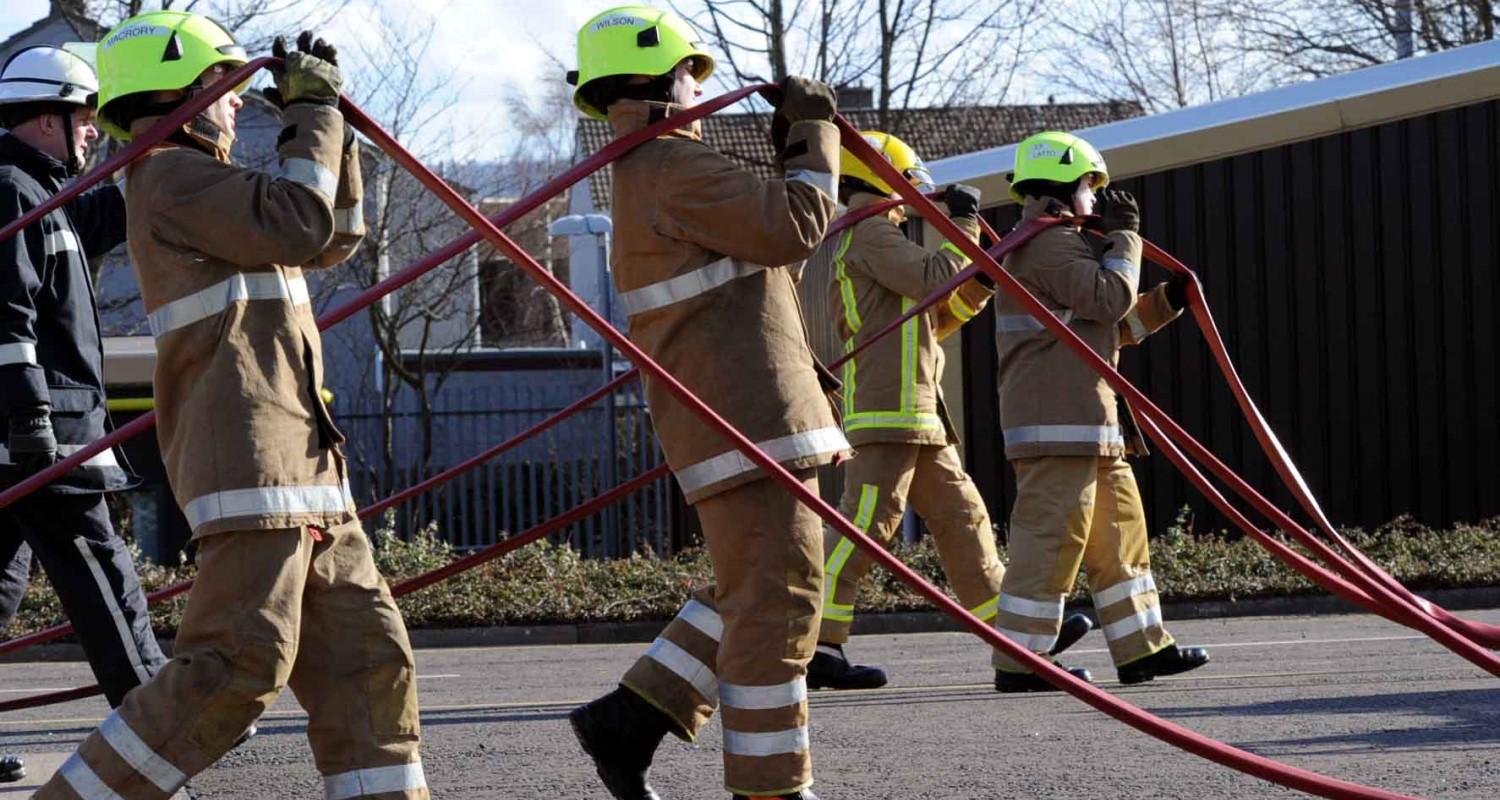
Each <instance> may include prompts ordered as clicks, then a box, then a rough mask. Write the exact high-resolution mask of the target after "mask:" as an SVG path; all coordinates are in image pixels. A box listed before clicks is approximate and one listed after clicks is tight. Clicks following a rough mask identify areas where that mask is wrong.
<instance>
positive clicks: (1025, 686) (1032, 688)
mask: <svg viewBox="0 0 1500 800" xmlns="http://www.w3.org/2000/svg"><path fill="white" fill-rule="evenodd" d="M1067 669H1068V674H1070V675H1072V676H1073V677H1075V678H1077V679H1078V680H1081V681H1083V682H1085V683H1093V682H1094V676H1093V675H1092V674H1090V673H1089V671H1088V670H1086V669H1084V668H1083V667H1071V668H1067ZM995 691H997V692H999V693H1001V694H1021V693H1023V692H1059V691H1062V690H1061V689H1058V688H1057V687H1056V686H1053V685H1052V684H1050V683H1048V682H1046V681H1045V680H1043V679H1042V677H1041V676H1040V675H1037V674H1036V673H1035V672H1006V671H1005V670H1003V669H997V670H995Z"/></svg>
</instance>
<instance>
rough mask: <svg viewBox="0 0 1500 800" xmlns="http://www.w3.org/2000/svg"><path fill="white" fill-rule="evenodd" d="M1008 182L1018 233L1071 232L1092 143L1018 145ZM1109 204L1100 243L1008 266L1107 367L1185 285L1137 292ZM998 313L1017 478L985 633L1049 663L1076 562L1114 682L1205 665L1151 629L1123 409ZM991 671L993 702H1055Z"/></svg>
mask: <svg viewBox="0 0 1500 800" xmlns="http://www.w3.org/2000/svg"><path fill="white" fill-rule="evenodd" d="M1010 182H1011V195H1012V197H1014V198H1015V199H1017V200H1018V201H1020V202H1022V203H1023V204H1024V205H1023V210H1022V213H1021V218H1022V219H1023V220H1025V219H1034V218H1036V217H1039V216H1042V215H1050V216H1059V215H1060V216H1064V217H1069V218H1081V217H1087V216H1089V215H1091V214H1092V213H1093V212H1094V205H1095V196H1096V193H1098V192H1099V191H1100V190H1102V189H1103V188H1104V187H1105V186H1106V185H1108V184H1109V169H1108V167H1106V166H1105V163H1104V157H1103V156H1101V155H1100V154H1099V152H1098V151H1097V150H1095V149H1094V148H1093V147H1092V146H1091V145H1090V144H1089V143H1088V142H1086V141H1084V140H1083V139H1080V138H1079V137H1077V136H1074V135H1072V134H1069V133H1063V132H1057V131H1048V132H1044V133H1039V134H1036V135H1035V136H1032V137H1030V138H1028V139H1026V140H1025V141H1023V142H1021V143H1020V144H1019V145H1017V147H1016V165H1015V172H1014V173H1012V174H1011V175H1010ZM1105 201H1106V202H1105V203H1104V206H1103V215H1102V224H1101V227H1102V229H1103V232H1104V234H1105V235H1104V237H1103V238H1100V237H1095V236H1092V235H1090V234H1088V233H1085V232H1084V231H1082V230H1081V229H1080V228H1079V227H1078V226H1077V225H1058V226H1055V227H1052V228H1049V229H1047V230H1046V231H1043V232H1042V233H1040V234H1038V235H1037V237H1036V238H1035V239H1032V240H1031V241H1029V242H1027V243H1026V244H1025V245H1022V246H1021V248H1020V249H1018V250H1016V251H1015V252H1014V253H1012V254H1011V256H1010V257H1009V258H1008V259H1006V262H1005V267H1006V269H1007V270H1009V272H1010V273H1011V274H1012V275H1014V276H1015V278H1016V280H1018V281H1020V282H1021V284H1022V285H1024V286H1025V287H1026V288H1027V289H1029V290H1030V291H1031V293H1032V294H1034V295H1036V296H1037V298H1038V299H1039V300H1041V301H1042V302H1043V303H1044V304H1045V305H1047V306H1048V308H1049V309H1050V310H1051V311H1052V313H1053V314H1055V315H1057V317H1058V319H1060V320H1062V321H1063V322H1064V323H1065V324H1066V325H1067V326H1068V327H1069V328H1070V329H1072V331H1073V332H1074V333H1075V334H1077V335H1078V336H1079V337H1080V338H1082V339H1083V340H1084V341H1085V342H1087V343H1088V345H1089V346H1090V347H1091V348H1093V349H1094V351H1095V352H1097V353H1099V354H1100V355H1101V356H1103V357H1104V358H1105V359H1107V360H1109V361H1110V362H1111V363H1114V362H1117V361H1118V360H1119V357H1120V347H1121V346H1123V345H1133V344H1139V343H1140V342H1141V341H1142V340H1144V339H1145V338H1146V337H1147V336H1149V335H1150V334H1151V333H1153V332H1155V331H1156V330H1158V329H1160V328H1161V327H1162V326H1164V325H1166V324H1167V323H1169V322H1171V321H1172V320H1174V319H1176V318H1177V316H1178V315H1179V314H1181V313H1182V308H1183V307H1184V305H1185V301H1184V297H1183V289H1184V288H1185V284H1184V283H1183V282H1182V281H1180V280H1179V281H1173V282H1168V283H1162V284H1159V285H1157V286H1156V287H1155V288H1153V289H1151V290H1149V291H1146V292H1141V291H1140V290H1139V285H1140V277H1141V248H1142V244H1141V237H1140V234H1139V230H1140V211H1139V209H1138V208H1137V205H1136V202H1135V198H1133V197H1131V196H1130V195H1129V194H1127V193H1125V192H1115V191H1111V192H1108V193H1107V194H1106V196H1105ZM995 312H996V316H995V329H996V338H997V344H998V349H999V356H1000V358H999V366H1000V386H999V391H1000V419H1001V421H1002V423H1003V426H1004V427H1003V434H1004V438H1005V455H1006V458H1008V459H1009V460H1010V462H1011V466H1012V467H1013V468H1014V469H1015V472H1016V500H1015V506H1014V508H1013V510H1012V512H1011V518H1010V539H1009V543H1008V550H1009V553H1010V568H1009V569H1008V570H1007V571H1006V573H1005V579H1004V581H1003V582H1002V583H1001V587H1000V600H999V614H998V616H997V617H996V620H995V625H996V627H997V628H998V629H999V630H1000V632H1001V633H1002V634H1004V635H1005V636H1007V637H1009V638H1010V639H1011V640H1013V641H1015V642H1016V643H1017V644H1020V645H1021V646H1023V647H1025V648H1027V649H1029V650H1032V651H1033V652H1036V653H1043V654H1044V653H1046V652H1048V650H1050V649H1051V648H1052V647H1053V646H1054V645H1055V643H1056V641H1057V637H1058V627H1059V623H1060V622H1061V620H1062V612H1063V601H1064V599H1065V598H1066V597H1067V596H1068V594H1069V593H1070V592H1071V590H1072V587H1073V580H1074V579H1075V578H1076V577H1077V575H1078V568H1079V566H1080V564H1081V565H1082V566H1083V567H1084V568H1085V570H1086V571H1087V573H1088V581H1089V591H1090V593H1091V594H1092V595H1093V599H1094V610H1095V613H1096V614H1097V615H1098V617H1099V624H1100V627H1102V628H1103V631H1104V638H1105V639H1106V641H1107V642H1108V644H1109V652H1110V655H1111V656H1112V657H1113V660H1114V662H1115V665H1116V668H1117V670H1118V673H1119V678H1120V682H1121V683H1139V682H1141V681H1147V680H1151V679H1152V678H1154V677H1156V676H1158V675H1171V674H1174V673H1178V672H1185V671H1187V670H1190V669H1195V668H1197V667H1200V666H1202V665H1203V664H1205V663H1207V662H1208V652H1207V651H1206V650H1204V649H1203V648H1199V647H1186V648H1181V647H1178V646H1177V644H1176V643H1175V642H1174V641H1173V639H1172V635H1171V634H1169V633H1168V632H1167V630H1166V627H1165V626H1164V625H1163V623H1162V616H1161V606H1160V602H1159V601H1158V599H1157V592H1156V582H1155V580H1154V579H1153V578H1152V575H1151V556H1150V551H1149V547H1148V545H1147V542H1146V517H1145V510H1144V509H1143V508H1142V506H1141V498H1140V491H1139V489H1137V487H1136V482H1135V474H1134V472H1133V471H1132V470H1131V468H1130V464H1129V463H1127V462H1126V461H1125V456H1126V455H1140V454H1144V453H1145V443H1144V441H1142V440H1141V438H1140V435H1139V434H1138V433H1137V431H1136V430H1135V426H1134V425H1133V424H1131V418H1130V413H1129V408H1128V407H1126V408H1124V409H1123V411H1122V410H1121V408H1120V407H1119V404H1118V401H1117V398H1116V396H1115V393H1114V390H1112V389H1111V388H1110V387H1109V385H1108V384H1106V383H1105V382H1104V379H1103V378H1101V377H1099V376H1098V375H1096V374H1094V372H1093V371H1091V370H1089V369H1088V368H1087V367H1086V366H1084V365H1083V364H1081V363H1079V360H1078V358H1077V356H1076V355H1075V354H1074V353H1073V352H1071V351H1070V350H1068V348H1067V347H1065V346H1064V345H1063V344H1062V342H1061V341H1059V340H1058V339H1057V337H1055V336H1053V335H1052V334H1051V333H1050V332H1048V331H1047V330H1046V329H1044V328H1043V327H1042V326H1041V324H1040V323H1038V322H1037V321H1036V320H1035V319H1033V318H1032V317H1031V315H1030V314H1027V313H1026V311H1025V309H1023V308H1022V307H1021V305H1020V302H1019V301H1017V300H1015V299H1014V298H1012V297H1010V296H1009V295H1001V297H1000V299H999V300H998V302H997V303H996V309H995ZM995 667H996V669H997V673H996V686H997V687H998V688H1001V689H1002V690H1005V691H1051V690H1052V689H1053V687H1052V686H1051V684H1048V683H1046V682H1045V681H1043V680H1042V679H1040V678H1038V677H1037V676H1036V675H1034V674H1032V673H1030V672H1027V671H1026V670H1025V669H1024V668H1023V667H1021V665H1020V664H1018V663H1017V662H1016V661H1014V660H1012V659H1010V658H1008V657H1005V656H1003V655H1000V654H999V653H998V652H997V653H996V655H995Z"/></svg>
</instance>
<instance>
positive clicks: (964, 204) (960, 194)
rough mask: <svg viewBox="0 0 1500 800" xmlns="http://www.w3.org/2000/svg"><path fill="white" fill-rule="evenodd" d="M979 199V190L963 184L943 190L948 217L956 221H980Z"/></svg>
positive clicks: (956, 184)
mask: <svg viewBox="0 0 1500 800" xmlns="http://www.w3.org/2000/svg"><path fill="white" fill-rule="evenodd" d="M979 198H980V194H979V190H978V189H976V188H974V187H973V186H965V185H964V184H962V183H955V184H953V185H952V186H949V187H948V188H947V189H945V190H943V204H944V205H946V206H948V216H950V217H952V218H954V219H964V218H968V219H979Z"/></svg>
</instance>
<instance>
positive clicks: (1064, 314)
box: [995, 308, 1073, 333]
mask: <svg viewBox="0 0 1500 800" xmlns="http://www.w3.org/2000/svg"><path fill="white" fill-rule="evenodd" d="M1052 313H1053V314H1054V315H1056V317H1057V320H1058V321H1059V322H1061V323H1062V324H1064V325H1070V324H1072V322H1073V309H1071V308H1064V309H1059V310H1057V311H1053V312H1052ZM1042 330H1046V328H1044V327H1043V326H1042V321H1041V320H1039V319H1037V318H1036V317H1033V316H1031V315H1030V314H996V315H995V332H996V333H1035V332H1037V331H1042Z"/></svg>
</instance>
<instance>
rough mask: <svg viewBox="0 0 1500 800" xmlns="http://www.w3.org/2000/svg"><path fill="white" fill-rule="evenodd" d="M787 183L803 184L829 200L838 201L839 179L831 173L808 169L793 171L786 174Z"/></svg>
mask: <svg viewBox="0 0 1500 800" xmlns="http://www.w3.org/2000/svg"><path fill="white" fill-rule="evenodd" d="M786 179H787V181H796V182H798V183H805V184H807V185H808V186H811V187H813V188H814V189H817V190H818V191H820V192H822V193H823V194H824V195H826V196H827V197H828V199H829V200H834V201H837V200H838V199H839V179H838V178H837V177H835V176H834V175H833V173H831V172H815V171H813V170H810V169H794V170H792V171H791V172H788V173H787V174H786Z"/></svg>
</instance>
